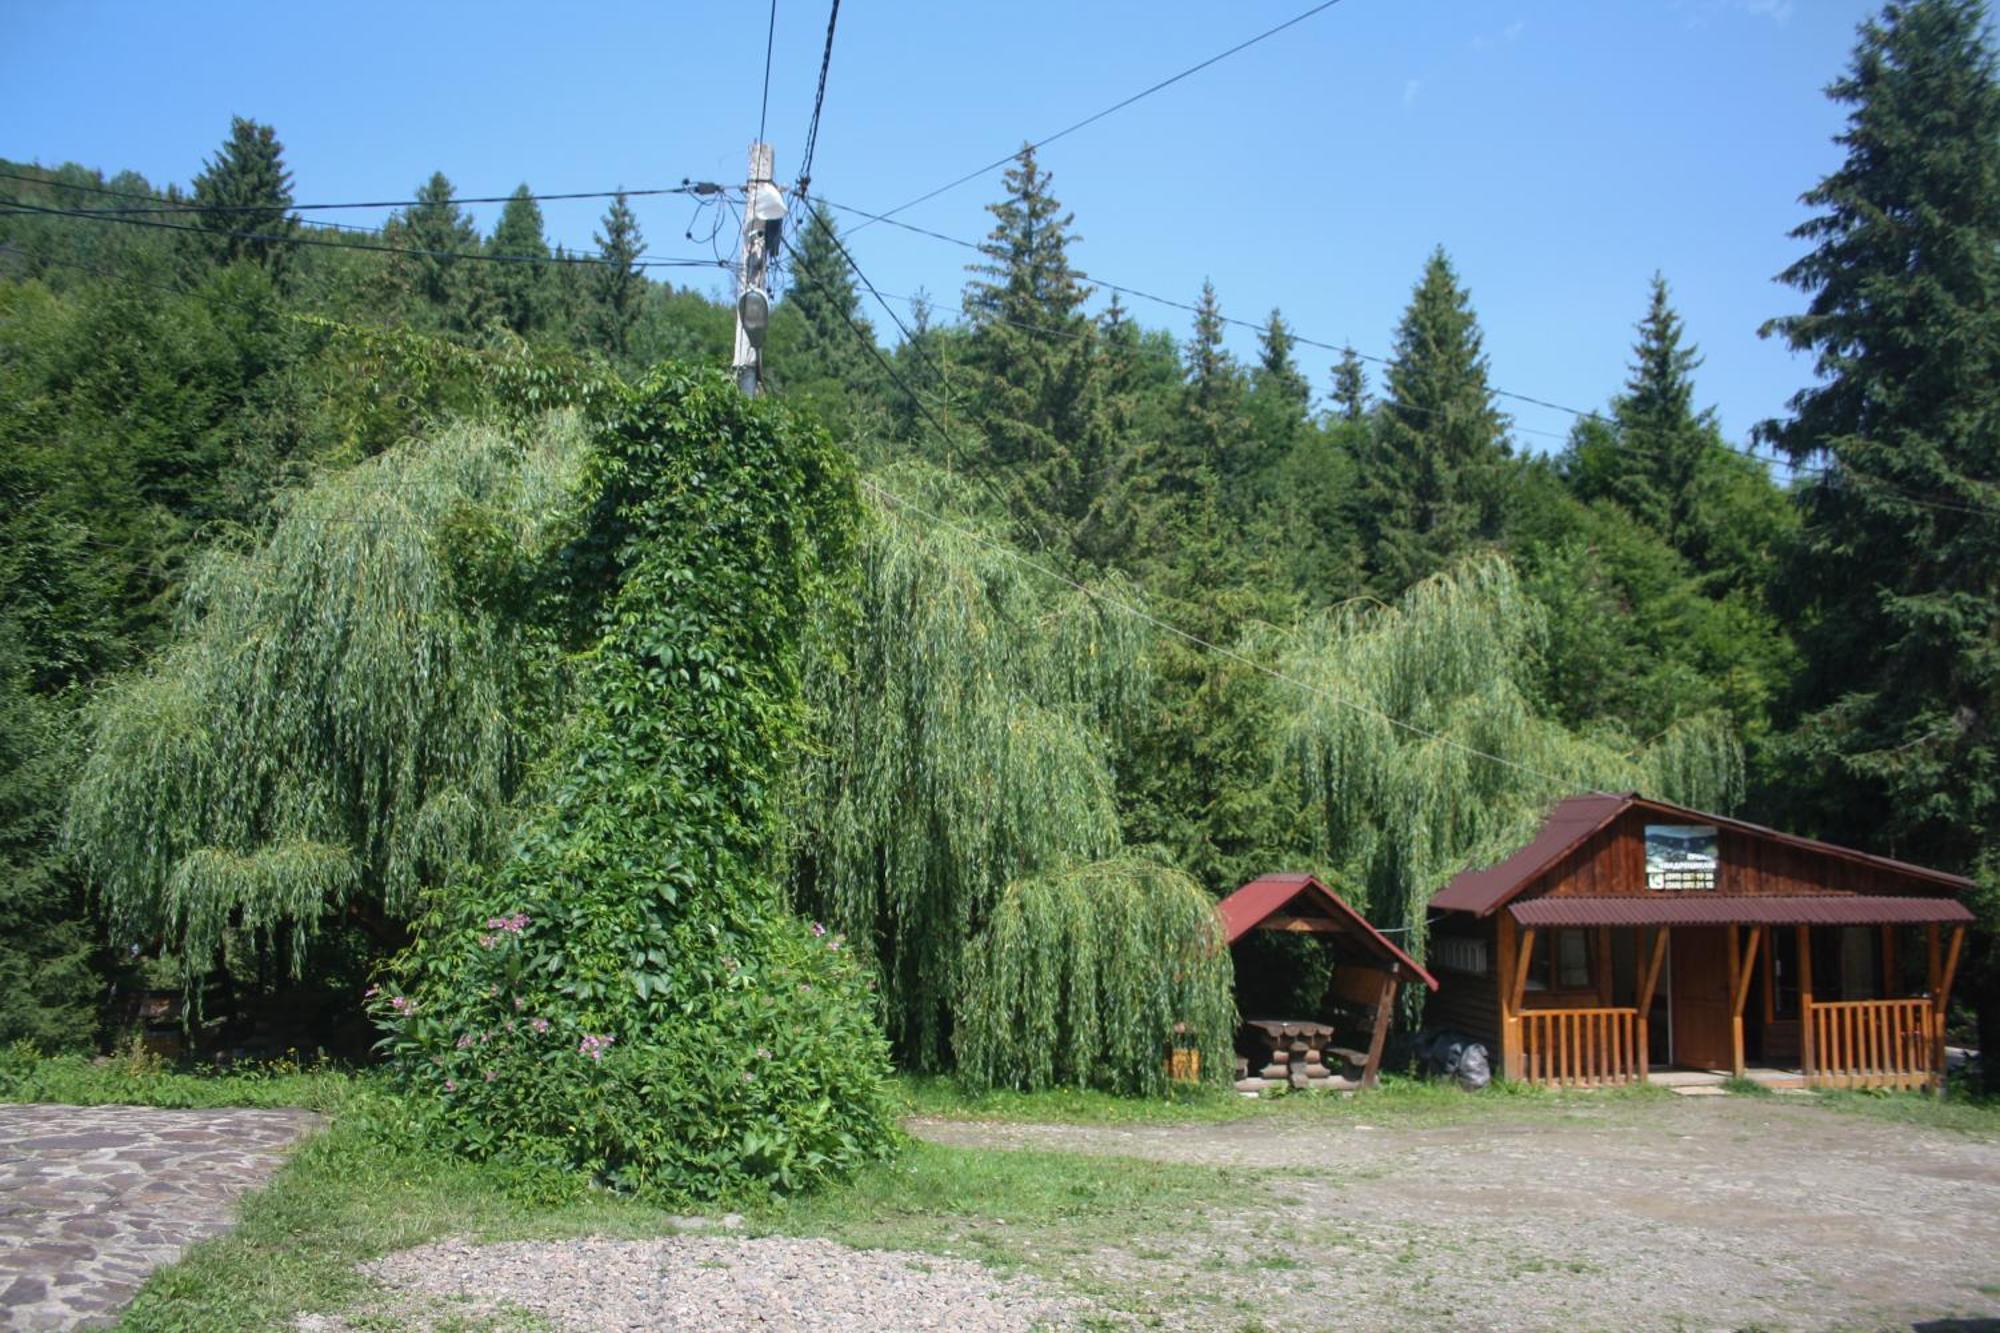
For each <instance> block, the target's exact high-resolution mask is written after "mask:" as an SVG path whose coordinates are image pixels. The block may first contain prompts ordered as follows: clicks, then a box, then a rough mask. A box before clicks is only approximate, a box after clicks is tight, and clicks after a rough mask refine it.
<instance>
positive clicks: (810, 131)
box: [792, 0, 840, 202]
mask: <svg viewBox="0 0 2000 1333" xmlns="http://www.w3.org/2000/svg"><path fill="white" fill-rule="evenodd" d="M839 22H840V0H833V4H832V7H831V8H830V9H829V10H828V12H827V16H826V49H825V50H824V51H822V52H821V53H820V57H819V88H818V90H817V91H816V92H814V93H813V110H812V120H811V122H810V123H808V124H807V126H806V137H805V151H804V152H802V153H801V154H800V155H799V179H798V184H796V185H794V186H793V187H792V198H793V199H795V200H797V201H799V202H804V200H805V197H806V191H807V190H808V189H810V188H811V187H812V169H813V153H814V152H815V151H816V150H817V149H818V148H819V113H820V108H822V107H823V106H825V105H826V71H827V68H828V67H829V66H831V65H832V64H833V29H834V25H835V24H837V23H839Z"/></svg>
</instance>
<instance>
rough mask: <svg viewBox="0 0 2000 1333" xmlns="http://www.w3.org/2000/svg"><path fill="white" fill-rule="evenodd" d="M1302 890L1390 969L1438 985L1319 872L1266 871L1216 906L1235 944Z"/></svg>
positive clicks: (1428, 984) (1350, 936) (1348, 934)
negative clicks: (1332, 887) (1342, 923)
mask: <svg viewBox="0 0 2000 1333" xmlns="http://www.w3.org/2000/svg"><path fill="white" fill-rule="evenodd" d="M1301 894H1310V895H1311V896H1312V897H1313V898H1314V900H1315V901H1316V902H1318V904H1319V905H1320V906H1322V907H1324V908H1326V909H1327V911H1329V912H1330V913H1332V914H1333V916H1335V917H1336V918H1338V919H1341V920H1344V921H1346V922H1347V924H1348V925H1349V926H1350V927H1351V929H1350V930H1349V931H1348V932H1347V937H1348V938H1350V939H1352V940H1355V941H1356V942H1358V943H1359V944H1361V945H1362V947H1363V948H1365V949H1366V950H1368V951H1369V952H1370V953H1373V954H1375V955H1376V956H1378V957H1380V958H1381V959H1382V960H1383V961H1384V962H1386V963H1387V964H1388V965H1389V968H1390V970H1392V971H1394V970H1398V969H1400V970H1401V971H1402V973H1403V974H1404V975H1405V976H1408V977H1413V978H1415V979H1416V980H1419V981H1421V982H1423V983H1424V984H1425V985H1426V986H1429V987H1430V988H1431V989H1432V990H1436V989H1437V988H1438V984H1437V978H1435V977H1433V976H1432V975H1431V974H1430V973H1428V972H1426V971H1424V969H1423V967H1422V966H1421V965H1420V964H1419V963H1418V962H1417V960H1416V959H1414V958H1412V957H1410V956H1409V955H1408V954H1406V953H1404V952H1403V951H1402V950H1401V949H1399V948H1397V947H1396V946H1395V945H1394V944H1392V943H1390V941H1389V937H1388V936H1386V935H1384V934H1383V933H1382V932H1381V931H1379V930H1377V929H1375V927H1373V926H1371V925H1369V924H1368V920H1367V918H1366V917H1364V916H1362V915H1361V913H1359V912H1357V911H1355V910H1354V908H1353V907H1351V906H1349V905H1348V902H1347V900H1346V899H1345V898H1343V897H1341V896H1340V895H1339V894H1337V893H1335V892H1334V891H1333V890H1332V889H1329V888H1328V887H1327V886H1326V885H1324V884H1322V883H1320V882H1319V879H1318V877H1317V876H1314V875H1307V874H1284V875H1264V876H1261V877H1259V878H1257V879H1253V880H1251V881H1250V882H1249V883H1248V884H1245V885H1244V886H1243V887H1242V888H1240V889H1238V890H1237V891H1236V892H1234V893H1232V894H1230V895H1229V896H1228V897H1227V898H1224V899H1223V900H1222V901H1221V902H1220V903H1217V904H1216V909H1215V910H1216V911H1217V912H1219V913H1221V915H1222V928H1223V932H1224V934H1225V935H1226V936H1227V938H1228V941H1229V943H1231V944H1234V943H1236V941H1238V940H1240V939H1242V938H1243V937H1244V936H1245V935H1248V934H1249V933H1250V932H1251V931H1253V930H1255V929H1256V928H1257V927H1258V926H1259V925H1261V924H1263V923H1264V922H1265V921H1267V920H1269V919H1270V918H1271V917H1273V916H1275V915H1276V914H1277V913H1278V912H1279V911H1281V910H1283V909H1284V908H1285V907H1286V906H1287V905H1289V904H1290V903H1291V902H1292V901H1293V900H1294V899H1296V898H1298V897H1299V896H1300V895H1301Z"/></svg>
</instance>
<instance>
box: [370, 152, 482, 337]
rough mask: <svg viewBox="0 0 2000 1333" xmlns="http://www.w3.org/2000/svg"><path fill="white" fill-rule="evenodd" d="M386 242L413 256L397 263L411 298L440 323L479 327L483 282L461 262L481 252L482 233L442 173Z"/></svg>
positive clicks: (422, 189) (396, 220) (420, 190)
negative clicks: (476, 324) (477, 288)
mask: <svg viewBox="0 0 2000 1333" xmlns="http://www.w3.org/2000/svg"><path fill="white" fill-rule="evenodd" d="M382 234H383V236H384V238H385V239H386V240H387V242H388V243H389V244H390V245H394V246H396V247H398V248H399V249H402V250H405V251H407V252H408V253H406V254H404V255H403V256H402V257H401V258H399V259H398V260H397V264H398V266H399V268H400V270H401V272H402V273H403V274H404V279H403V281H404V283H405V286H406V290H407V292H408V295H409V297H410V298H411V299H413V300H414V301H416V302H418V303H420V306H419V308H420V309H421V310H422V311H423V312H424V314H425V315H426V317H427V322H434V323H436V324H440V325H443V326H445V327H448V328H453V329H458V330H461V331H462V330H465V329H469V328H470V327H472V325H473V324H474V322H475V312H474V307H475V306H476V305H477V304H478V294H477V293H476V292H475V291H474V290H473V287H474V284H475V283H476V282H477V279H476V278H475V277H474V276H473V275H472V274H471V273H470V272H468V271H467V270H468V269H470V268H471V267H472V266H471V265H464V264H460V263H459V261H458V258H457V256H459V255H461V254H471V253H474V252H476V251H477V250H478V249H479V229H478V228H477V227H476V226H475V225H474V224H473V221H472V218H471V216H470V215H469V214H468V213H466V211H465V210H464V209H462V208H460V207H459V206H458V199H457V196H456V192H455V191H454V190H453V188H452V184H451V181H450V180H449V179H448V178H447V177H446V176H445V174H444V173H443V172H442V171H434V172H432V173H431V176H430V179H429V180H427V181H425V182H424V183H423V184H422V185H421V186H419V187H417V197H416V201H415V202H414V203H413V204H411V205H410V207H408V208H407V209H405V210H403V211H402V213H400V214H399V215H397V216H395V217H392V218H391V219H390V220H389V225H388V226H386V227H384V228H383V233H382Z"/></svg>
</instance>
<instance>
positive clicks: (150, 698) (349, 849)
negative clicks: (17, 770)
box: [70, 421, 582, 981]
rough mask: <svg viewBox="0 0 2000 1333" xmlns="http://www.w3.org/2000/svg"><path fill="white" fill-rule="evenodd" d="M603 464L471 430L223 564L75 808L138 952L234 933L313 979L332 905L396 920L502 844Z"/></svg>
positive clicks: (207, 952) (121, 722) (112, 723)
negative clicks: (571, 543) (550, 574)
mask: <svg viewBox="0 0 2000 1333" xmlns="http://www.w3.org/2000/svg"><path fill="white" fill-rule="evenodd" d="M581 461H582V433H581V429H580V427H579V425H578V424H577V423H576V422H574V421H568V422H551V423H548V424H547V425H546V426H545V427H544V428H543V429H541V430H539V431H536V432H534V433H533V435H532V438H531V439H530V440H529V441H527V442H526V443H522V442H519V441H516V440H514V439H511V438H509V437H508V436H506V435H505V434H503V433H501V432H499V431H496V430H492V429H487V428H475V427H466V428H461V429H458V430H455V431H452V432H449V433H447V434H445V435H444V436H443V437H441V438H439V439H438V440H436V441H434V442H431V443H428V444H421V445H419V444H413V445H409V446H405V447H403V448H400V449H397V450H393V451H391V452H389V453H387V454H384V455H382V456H381V457H379V458H377V459H375V460H373V461H371V462H368V463H365V464H362V465H360V466H358V467H356V468H353V469H351V470H349V471H347V472H344V473H338V474H335V475H333V476H330V477H328V478H327V479H326V480H324V481H322V482H321V483H320V484H319V485H317V486H315V487H313V488H311V489H309V490H306V491H304V492H301V493H299V494H298V495H297V496H296V497H294V498H293V499H291V500H290V501H289V502H288V503H287V505H286V507H285V510H284V513H283V516H282V518H281V519H280V520H279V522H278V525H277V527H276V529H275V530H274V532H273V534H272V537H271V540H270V541H269V542H268V543H267V544H265V545H263V546H261V547H258V548H256V549H253V550H249V551H244V552H237V551H232V550H229V549H226V548H222V547H217V548H214V549H212V550H211V551H210V552H209V553H208V555H207V556H206V557H205V559H204V560H203V562H202V566H201V569H200V572H199V574H198V576H197V578H196V579H195V581H194V584H193V587H192V590H191V593H190V596H189V599H188V604H187V607H186V610H185V612H184V618H185V625H186V629H185V632H184V634H183V635H182V636H181V637H180V638H179V639H178V640H177V641H176V642H175V643H174V644H173V645H172V646H171V647H169V648H168V649H167V650H166V651H165V652H164V653H163V654H162V655H161V656H160V657H159V658H158V659H157V661H156V662H155V663H154V665H153V666H152V668H151V669H150V670H149V671H147V672H146V673H145V674H144V675H142V676H139V677H136V678H133V679H131V680H128V681H126V682H124V683H122V684H120V685H119V686H118V687H117V688H116V689H114V690H113V691H111V692H110V693H109V694H108V695H107V697H106V699H105V700H104V702H103V705H102V707H101V708H99V709H98V711H97V716H96V720H95V728H94V738H93V743H92V747H91V753H90V758H89V761H88V762H87V764H86V765H85V767H84V771H83V773H82V775H81V778H80V780H79V782H78V785H77V789H76V793H75V797H74V801H73V805H72V809H71V813H70V836H71V839H72V841H73V843H74V845H75V846H76V848H77V851H78V854H79V857H80V859H81V861H82V863H83V865H84V866H85V867H86V868H87V869H88V870H89V871H90V873H91V874H92V876H93V878H94V880H95V882H96V884H97V886H98V889H99V891H100V892H101V893H102V895H103V898H104V903H105V909H106V912H107V915H108V919H109V921H110V923H111V926H112V929H113V932H114V934H115V936H116V939H117V942H118V943H120V944H124V943H126V942H130V943H134V944H151V943H153V942H155V941H156V940H157V941H163V942H164V944H165V946H166V948H167V950H168V951H169V952H170V953H171V954H172V955H174V956H175V957H178V958H179V959H181V960H182V963H183V965H184V966H185V968H186V969H187V971H188V974H189V979H190V981H192V979H193V978H194V977H195V976H198V975H200V974H201V973H203V972H205V971H206V970H207V969H208V968H209V967H210V966H211V965H212V964H213V962H214V961H215V956H216V951H217V949H218V948H219V947H220V945H221V943H222V940H223V934H224V931H225V929H227V928H231V927H235V928H240V929H243V930H247V931H250V932H252V933H253V934H255V935H259V936H263V937H265V938H273V937H280V936H282V938H283V939H284V942H285V943H286V944H287V945H288V947H289V948H290V950H291V953H292V958H293V961H294V965H295V966H296V964H297V962H298V960H299V958H300V957H301V955H302V951H303V949H304V947H305V945H306V942H307V940H308V938H309V937H310V936H311V935H312V934H313V933H314V932H315V931H316V930H317V929H318V928H319V926H320V925H321V923H322V921H323V919H324V918H325V917H326V915H327V914H329V913H332V912H337V911H352V912H355V913H357V914H359V915H360V916H361V917H362V919H363V920H365V921H371V922H374V923H376V924H377V926H378V927H379V928H381V929H383V930H388V929H390V928H391V926H392V923H395V922H398V921H401V920H405V919H407V918H408V917H409V916H410V915H411V914H412V913H413V912H414V911H415V910H416V908H417V905H418V902H419V899H420V897H421V895H422V893H423V891H424V890H425V889H426V888H427V887H430V886H434V885H436V884H438V883H440V882H441V881H442V880H443V879H444V878H445V877H446V876H447V875H450V874H451V873H453V872H454V871H457V870H459V869H461V868H462V867H464V866H465V865H467V864H469V863H472V862H475V861H477V860H479V859H481V858H483V857H484V856H486V855H489V854H490V853H491V851H492V849H493V848H494V847H495V845H496V842H495V840H496V839H497V838H498V837H499V835H500V834H501V833H502V832H503V831H504V829H505V827H506V823H507V819H506V815H505V810H506V806H507V803H508V801H509V800H510V799H511V796H512V793H513V791H514V789H515V787H516V786H517V785H518V783H519V780H520V775H521V772H522V768H523V765H524V763H525V762H526V760H527V758H528V756H529V755H530V753H532V751H533V749H534V746H535V737H536V734H537V732H538V730H539V725H538V719H539V717H540V716H541V714H542V712H543V711H544V710H545V709H546V707H547V704H548V701H549V692H550V690H551V689H552V687H553V682H554V676H553V670H552V668H553V664H552V662H551V661H550V658H549V654H548V652H547V646H546V642H545V640H542V639H539V638H538V636H536V635H535V634H534V633H533V632H532V630H531V629H530V628H529V627H530V625H531V624H532V619H533V618H532V617H531V616H530V615H529V614H528V611H529V610H530V608H531V607H533V606H534V605H535V603H536V599H537V598H538V596H539V595H540V594H539V592H538V589H537V587H536V582H537V570H536V567H537V566H538V564H539V563H540V562H541V561H543V560H544V559H546V557H547V554H548V552H549V551H550V550H551V549H552V548H553V547H554V546H555V545H556V544H557V543H558V542H560V541H561V540H563V539H564V538H565V537H566V536H567V534H568V531H569V529H568V526H567V522H568V519H569V518H570V516H571V514H572V513H573V510H574V506H575V500H574V498H573V492H574V487H575V484H576V475H577V472H578V468H579V466H580V464H581Z"/></svg>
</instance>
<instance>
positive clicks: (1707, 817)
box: [1431, 792, 1972, 916]
mask: <svg viewBox="0 0 2000 1333" xmlns="http://www.w3.org/2000/svg"><path fill="white" fill-rule="evenodd" d="M1635 805H1636V806H1643V807H1644V808H1646V809H1648V810H1652V811H1655V812H1657V813H1659V814H1662V815H1666V816H1668V817H1669V818H1674V819H1683V820H1688V821H1690V822H1699V823H1703V824H1714V825H1716V826H1717V827H1720V828H1728V829H1734V830H1736V831H1737V832H1739V833H1747V834H1749V835H1750V836H1752V837H1757V838H1765V839H1768V840H1770V841H1772V842H1780V843H1784V844H1786V845H1787V846H1791V847H1797V848H1800V849H1802V850H1804V851H1809V852H1816V853H1819V854H1820V855H1823V856H1833V857H1838V858H1840V859H1841V860H1844V861H1853V862H1858V863H1859V864H1862V865H1867V866H1874V867H1876V868H1877V869H1881V870H1890V871H1894V872H1896V873H1898V874H1903V875H1910V876H1914V877H1915V878H1918V879H1925V880H1929V881H1931V882H1932V883H1934V884H1939V885H1942V886H1944V887H1946V888H1948V889H1950V890H1951V891H1953V892H1960V891H1962V890H1965V889H1969V888H1971V887H1972V881H1971V880H1969V879H1966V878H1965V877H1964V876H1962V875H1952V874H1947V873H1946V872H1944V871H1942V870H1932V869H1930V868H1929V867H1927V866H1918V865H1911V864H1910V863H1908V862H1907V861H1896V860H1892V859H1890V858H1889V857H1886V856H1875V855H1873V854H1871V853H1869V852H1859V851H1856V850H1854V849H1853V848H1852V847H1842V846H1839V845H1837V844H1835V843H1831V842H1821V841H1819V840H1818V839H1815V838H1801V837H1799V836H1798V835H1797V834H1793V833H1781V832H1779V831H1778V830H1777V829H1773V828H1766V827H1764V826H1763V825H1761V824H1751V823H1747V822H1745V821H1743V820H1741V819H1731V818H1729V817H1728V816H1726V815H1712V814H1708V813H1706V812H1704V811H1700V810H1690V809H1688V808H1687V807H1686V806H1680V805H1671V804H1669V803H1667V802H1665V801H1655V800H1652V799H1650V798H1648V797H1644V796H1641V795H1639V793H1637V792H1623V793H1612V792H1592V793H1590V794H1589V795H1585V796H1570V797H1566V798H1564V799H1563V800H1561V801H1558V802H1557V803H1556V806H1555V809H1553V810H1551V811H1550V812H1549V817H1548V818H1547V819H1546V820H1544V821H1543V823H1542V827H1541V829H1540V831H1538V832H1537V833H1536V834H1535V836H1534V838H1533V839H1532V840H1530V841H1529V843H1528V845H1527V846H1525V847H1523V848H1522V849H1521V850H1520V851H1518V852H1515V853H1514V854H1513V855H1512V856H1509V857H1508V858H1507V859H1506V860H1504V861H1500V862H1497V863H1496V864H1494V865H1490V866H1485V867H1483V868H1481V869H1477V870H1467V871H1464V872H1462V873H1461V874H1459V875H1457V876H1456V877H1454V878H1453V879H1452V881H1451V882H1450V883H1449V884H1447V885H1445V886H1444V888H1442V889H1440V890H1438V892H1437V894H1436V895H1435V896H1433V897H1432V898H1431V906H1432V907H1434V908H1436V909H1438V910H1439V911H1444V912H1472V913H1475V914H1476V915H1479V916H1485V915H1487V914H1489V913H1491V912H1492V911H1494V910H1495V909H1496V908H1498V907H1500V906H1502V905H1503V904H1505V903H1506V902H1507V901H1508V900H1509V899H1511V898H1513V897H1514V896H1515V895H1516V894H1518V893H1520V892H1521V891H1522V890H1523V889H1525V888H1527V887H1528V886H1529V885H1530V884H1531V883H1533V882H1534V880H1535V879H1536V877H1538V876H1539V875H1541V874H1542V873H1543V872H1544V871H1546V870H1548V869H1550V868H1551V867H1553V866H1554V865H1555V864H1556V862H1558V861H1560V860H1561V859H1562V858H1563V857H1564V856H1565V855H1567V854H1568V853H1569V852H1570V851H1572V850H1574V849H1575V848H1576V847H1577V846H1578V845H1579V844H1580V843H1582V842H1583V841H1584V840H1585V839H1587V838H1589V837H1590V836H1591V835H1592V834H1594V833H1596V832H1597V831H1598V830H1600V829H1602V828H1603V827H1604V826H1605V825H1607V824H1609V823H1610V822H1611V821H1612V820H1614V819H1616V818H1617V817H1618V816H1619V815H1621V814H1623V813H1625V811H1627V810H1629V809H1631V808H1632V807H1633V806H1635ZM1731 901H1737V902H1740V901H1742V900H1741V899H1731Z"/></svg>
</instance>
